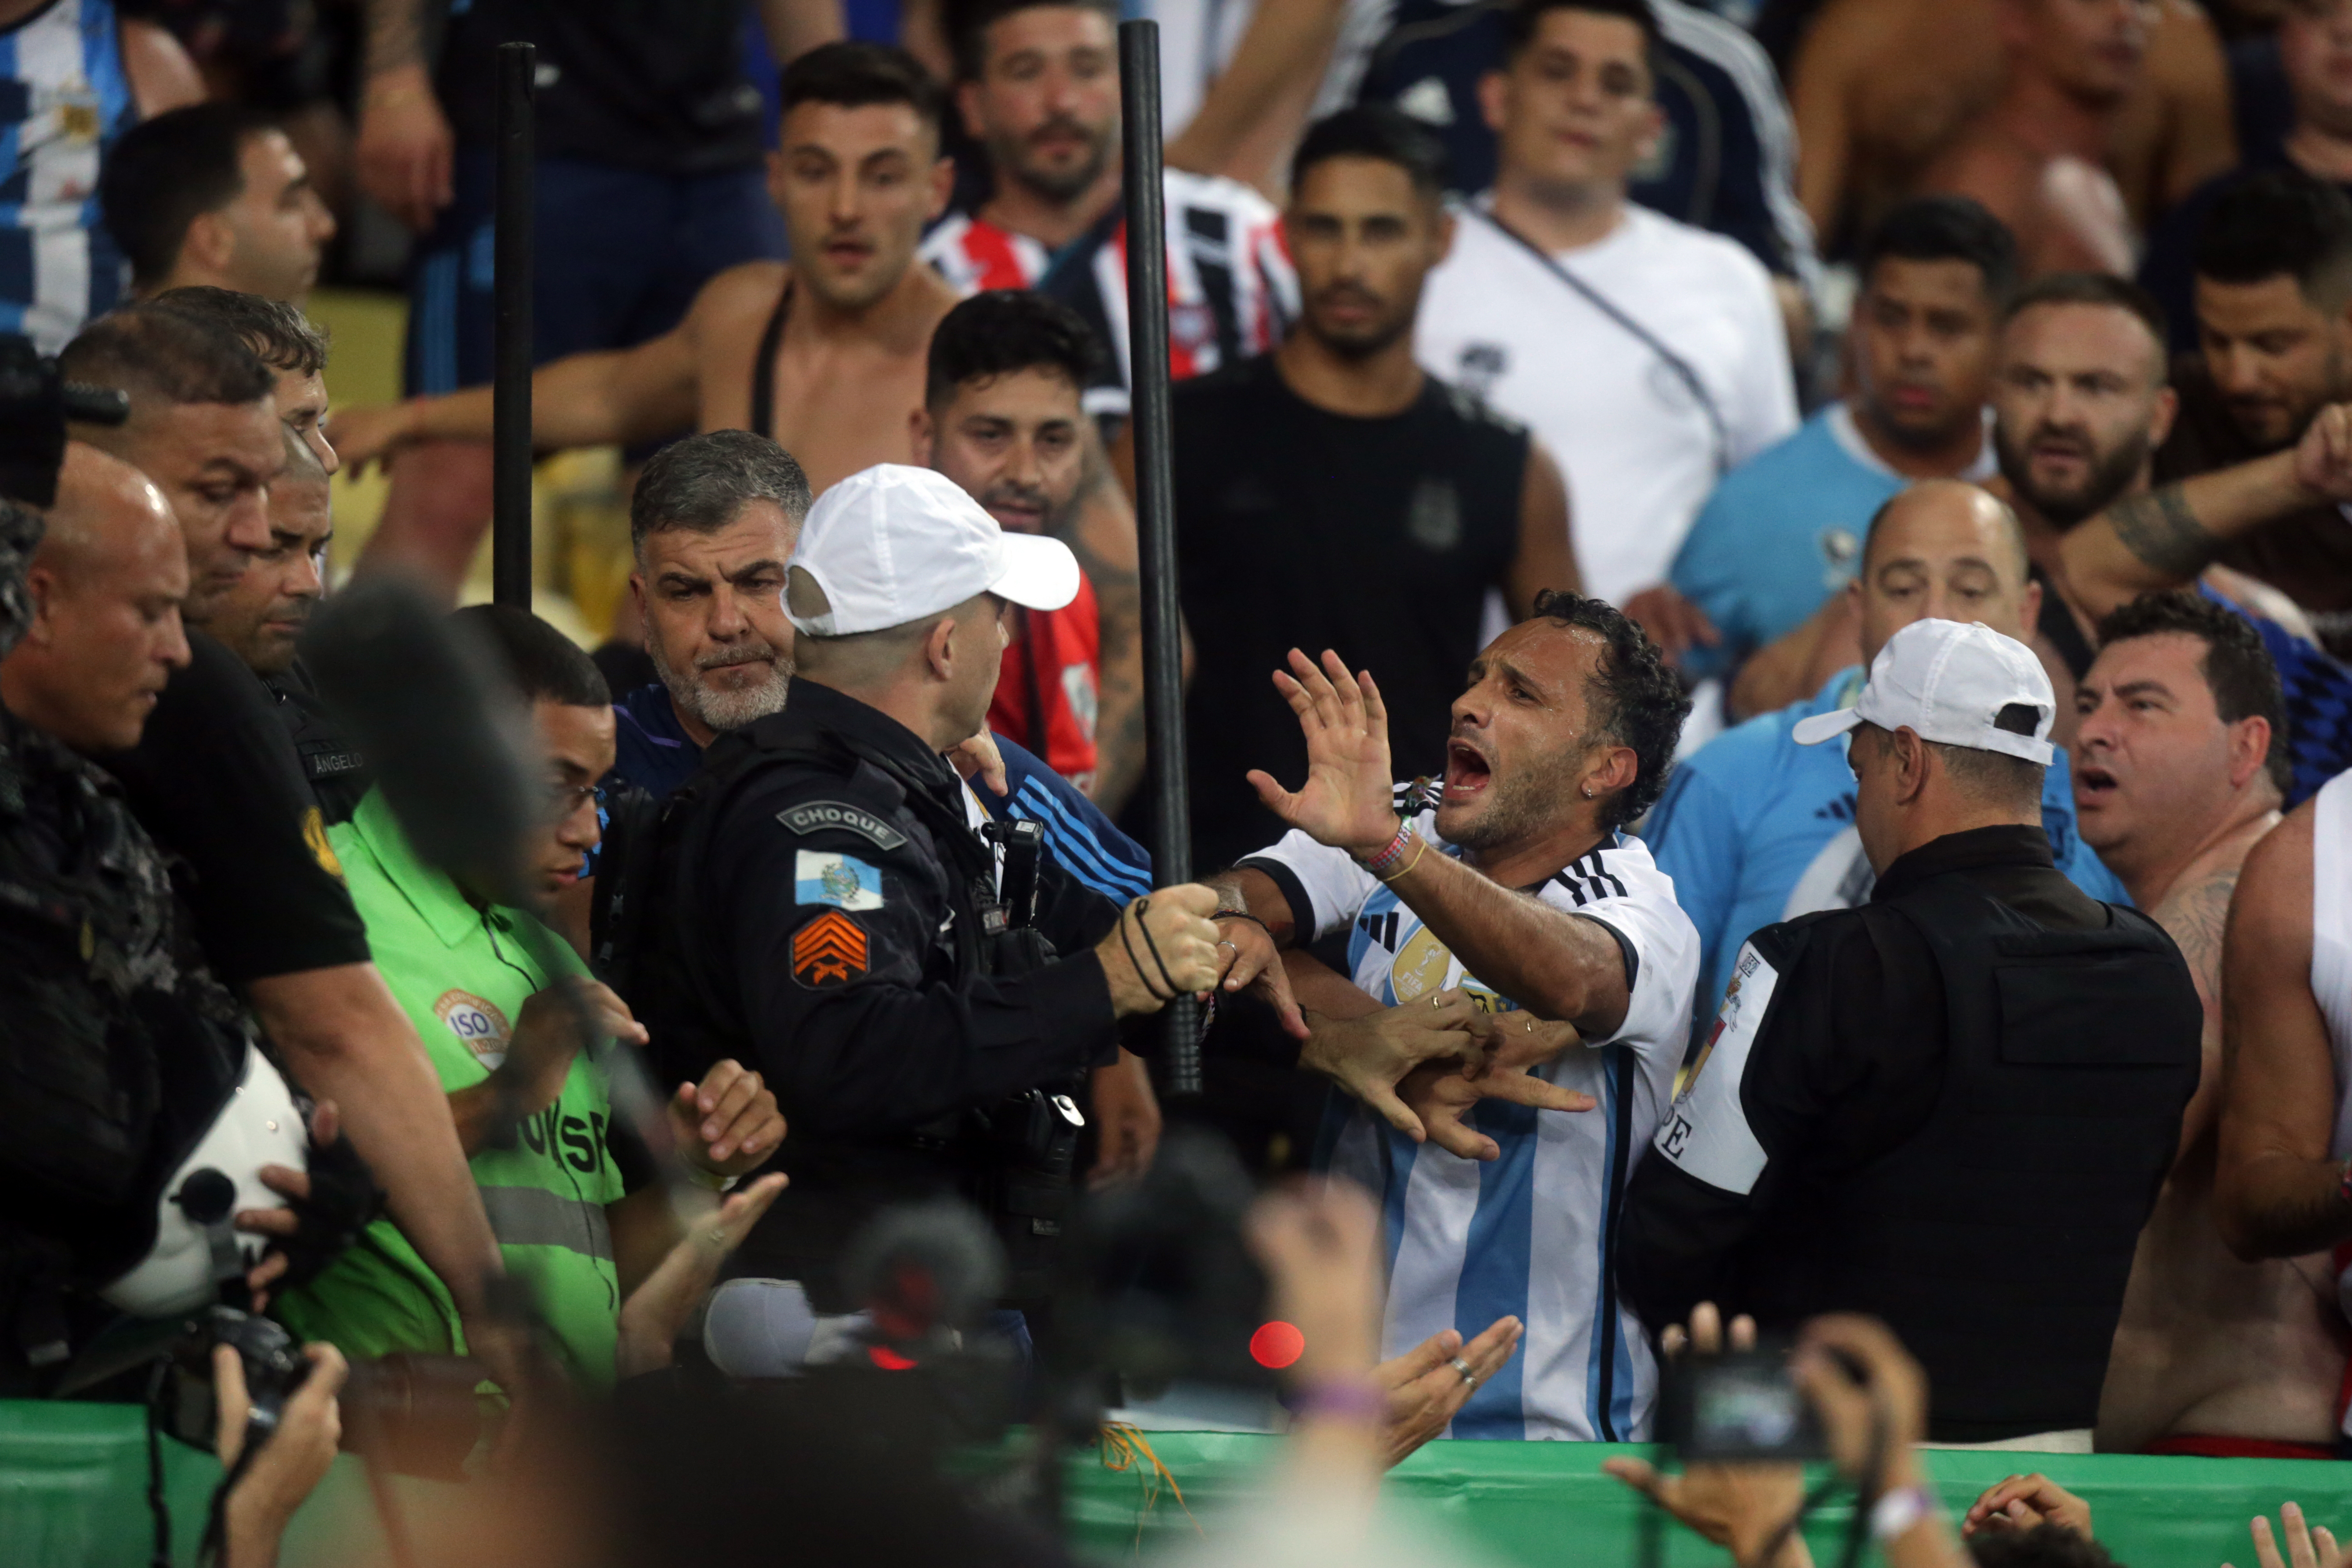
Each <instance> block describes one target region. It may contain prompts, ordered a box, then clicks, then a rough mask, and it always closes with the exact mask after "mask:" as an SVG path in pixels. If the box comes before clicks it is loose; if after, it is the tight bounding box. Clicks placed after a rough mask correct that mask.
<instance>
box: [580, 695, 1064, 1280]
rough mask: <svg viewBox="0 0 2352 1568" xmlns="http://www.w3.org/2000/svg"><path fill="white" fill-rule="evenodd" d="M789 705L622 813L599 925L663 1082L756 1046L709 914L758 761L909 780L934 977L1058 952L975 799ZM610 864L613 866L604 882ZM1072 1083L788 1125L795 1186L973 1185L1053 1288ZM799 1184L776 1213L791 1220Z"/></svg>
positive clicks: (915, 1193) (598, 939)
mask: <svg viewBox="0 0 2352 1568" xmlns="http://www.w3.org/2000/svg"><path fill="white" fill-rule="evenodd" d="M782 717H783V716H782V715H778V716H773V717H772V718H769V719H764V720H761V721H758V722H756V723H753V724H751V725H749V726H746V727H745V728H743V729H740V730H735V731H728V732H727V733H725V734H722V735H720V736H719V739H718V740H717V741H716V742H714V743H713V744H712V745H711V746H710V748H709V751H708V752H705V753H704V756H703V765H702V769H701V771H700V772H699V773H696V774H695V776H694V777H693V778H692V779H690V780H688V782H687V783H686V784H683V785H681V786H680V787H679V788H678V789H677V790H676V791H674V792H672V794H671V795H669V797H668V799H667V800H666V801H663V802H660V803H657V804H656V803H653V802H651V801H650V800H649V799H647V800H644V801H638V802H633V803H631V804H630V805H629V807H628V809H626V810H625V811H624V812H621V813H617V814H616V815H615V821H614V827H615V830H616V831H614V833H613V834H611V835H610V836H608V837H607V840H606V844H605V848H604V866H605V876H610V877H613V878H614V883H615V885H614V887H613V889H611V890H610V891H609V893H608V892H607V891H606V889H604V888H603V887H602V886H601V885H600V887H599V889H598V902H599V904H600V906H601V908H600V910H599V911H598V914H597V916H596V919H595V921H594V927H593V930H592V932H591V938H590V942H591V951H592V953H593V957H594V961H595V968H596V971H597V974H598V977H599V978H601V979H603V980H604V982H605V983H606V984H609V985H611V986H612V987H613V989H614V991H616V992H618V993H619V994H620V995H621V997H622V998H623V1000H625V1001H626V1002H627V1003H628V1004H629V1007H630V1010H631V1011H632V1012H633V1013H634V1014H635V1016H636V1017H637V1019H638V1021H639V1022H640V1023H643V1024H644V1025H645V1026H646V1031H647V1033H648V1035H649V1036H650V1037H651V1039H652V1042H653V1045H652V1050H653V1053H654V1063H655V1070H656V1073H657V1074H659V1075H660V1076H661V1078H662V1079H663V1081H665V1082H670V1083H677V1082H683V1081H699V1080H700V1079H701V1077H702V1075H703V1074H704V1073H706V1072H708V1071H709V1068H710V1067H711V1066H712V1064H714V1063H716V1062H718V1061H720V1060H722V1059H726V1058H736V1059H739V1060H740V1059H744V1058H748V1056H749V1055H750V1054H751V1053H750V1050H749V1043H750V1038H751V1030H750V1026H749V1025H748V1024H747V1023H746V1022H745V1020H744V1019H743V1017H742V1016H741V1012H740V1007H739V1005H738V1003H737V1000H736V995H735V991H734V987H733V986H732V985H730V984H727V980H728V976H727V975H726V974H725V973H724V971H723V967H722V966H723V962H724V961H723V958H722V957H721V955H722V954H723V953H724V952H725V951H726V947H727V944H726V942H724V940H723V938H722V935H721V933H719V931H715V930H714V929H713V928H712V926H711V924H710V922H709V921H708V920H707V919H706V918H705V913H706V910H708V907H709V899H708V895H707V893H706V892H705V889H704V874H705V873H704V868H706V867H707V866H708V865H709V858H710V856H711V855H712V854H713V853H715V852H716V850H715V847H714V845H713V841H712V840H713V835H714V834H715V832H716V830H717V828H718V826H719V823H720V822H721V821H722V820H723V819H724V818H725V816H726V813H727V809H728V806H729V805H730V802H731V800H732V799H733V797H734V795H735V794H736V792H737V790H738V789H739V788H740V786H741V785H742V784H745V783H746V782H747V781H749V780H750V779H751V777H752V776H754V775H755V774H756V773H761V772H762V771H764V770H766V769H769V768H772V767H777V766H788V765H802V766H807V767H810V768H813V769H817V770H822V771H823V772H825V773H832V774H834V775H835V776H838V777H841V778H844V779H846V778H848V777H849V776H850V775H851V774H852V773H855V772H856V770H857V768H858V766H859V765H860V764H861V763H864V764H868V765H871V766H874V767H877V768H878V769H880V770H881V771H882V772H883V773H887V774H888V775H889V776H890V777H891V778H892V779H893V780H894V781H895V782H897V783H898V784H900V785H901V786H902V787H903V788H904V789H905V792H906V795H905V801H904V803H903V809H904V810H905V811H906V812H908V814H910V815H911V816H913V817H914V818H915V820H916V822H917V823H919V825H920V826H921V827H922V828H923V829H924V837H926V838H927V839H928V840H929V843H930V844H931V846H932V847H933V848H934V850H935V851H936V852H937V855H938V857H939V860H940V864H939V868H938V869H939V873H940V886H941V889H942V890H943V891H944V893H945V895H946V897H947V899H948V901H949V905H950V909H951V910H953V918H952V919H951V920H950V921H948V922H947V930H946V931H945V932H943V933H942V934H941V935H940V938H939V939H938V947H937V949H936V950H935V952H934V953H933V963H932V965H931V968H930V972H929V973H927V975H926V978H927V979H928V980H943V981H946V982H947V983H949V984H961V983H962V982H965V981H968V980H971V979H972V978H974V977H975V976H979V975H982V974H997V975H1011V974H1016V973H1026V972H1027V971H1028V970H1030V969H1033V968H1035V967H1037V966H1039V965H1042V964H1044V963H1049V962H1051V961H1052V959H1053V957H1054V952H1053V948H1052V946H1051V944H1049V943H1048V942H1045V939H1044V937H1043V936H1042V935H1041V934H1040V933H1038V932H1036V931H1031V930H1028V929H1025V928H1016V929H1008V926H1007V923H1006V919H1005V911H1004V910H1003V907H1002V906H1001V905H1000V904H999V903H998V901H997V900H996V897H995V893H994V879H995V874H996V859H995V853H994V851H993V850H992V848H991V847H989V845H988V844H986V843H985V842H983V841H982V839H981V837H979V835H978V834H976V833H974V832H973V831H972V828H971V825H970V824H969V823H968V822H967V821H966V820H965V819H964V817H963V816H962V814H961V812H960V811H958V810H956V809H955V808H954V807H953V806H951V805H949V804H948V803H946V802H943V801H941V800H940V798H939V797H938V796H936V795H933V794H932V793H931V791H930V790H929V787H927V786H926V785H925V784H924V783H923V781H921V780H919V779H918V778H914V777H912V776H910V775H908V773H905V772H904V771H903V770H902V768H901V767H900V765H899V764H898V762H897V761H896V760H895V759H893V758H890V757H888V756H887V755H885V754H883V753H881V752H878V751H877V750H875V749H874V748H872V747H869V746H866V745H865V744H863V743H861V742H858V741H857V740H856V738H855V737H853V736H848V735H844V734H842V733H840V732H839V731H818V732H815V733H814V734H812V733H808V732H806V731H794V730H793V729H790V728H786V727H785V726H784V725H783V724H782V722H781V721H782ZM605 876H600V877H599V879H598V881H599V883H600V884H602V883H603V882H604V880H605ZM1074 1087H1075V1085H1074V1084H1051V1085H1044V1086H1040V1088H1039V1089H1035V1090H1033V1091H1031V1093H1030V1094H1029V1095H1026V1096H1022V1097H1016V1098H1015V1099H1014V1100H1011V1101H1007V1102H1004V1103H1003V1104H1001V1105H998V1106H994V1107H990V1108H986V1109H984V1110H971V1111H967V1112H964V1113H961V1114H958V1115H955V1116H950V1117H948V1118H945V1119H942V1121H940V1122H937V1123H934V1124H932V1125H931V1126H929V1127H926V1128H923V1129H921V1130H919V1131H918V1132H917V1133H916V1134H914V1135H913V1136H911V1137H905V1138H896V1139H871V1140H858V1139H835V1140H817V1139H809V1138H803V1137H799V1136H794V1137H793V1138H791V1139H788V1140H787V1142H786V1144H785V1147H784V1149H783V1151H782V1158H784V1159H785V1160H786V1161H787V1162H788V1163H789V1164H790V1166H791V1169H792V1173H793V1191H797V1192H801V1193H802V1194H803V1195H808V1194H819V1193H830V1194H860V1195H861V1196H863V1197H865V1198H866V1199H868V1200H870V1202H869V1203H867V1204H865V1205H858V1206H859V1207H860V1208H870V1207H872V1206H878V1205H883V1204H887V1203H892V1202H898V1201H914V1200H919V1199H921V1198H925V1197H929V1196H932V1195H935V1194H938V1193H939V1192H940V1191H941V1190H943V1189H946V1190H952V1191H955V1192H957V1193H960V1194H961V1195H962V1196H964V1197H965V1198H967V1199H968V1200H970V1201H971V1203H973V1204H974V1205H976V1206H978V1207H979V1208H981V1209H982V1211H983V1212H984V1213H986V1214H988V1215H990V1216H991V1217H992V1220H993V1221H994V1222H995V1226H996V1229H997V1232H998V1235H999V1237H1000V1238H1001V1239H1002V1240H1003V1242H1004V1244H1005V1247H1006V1251H1007V1254H1008V1260H1009V1262H1010V1265H1011V1268H1012V1270H1013V1289H1012V1294H1013V1296H1015V1297H1023V1296H1026V1295H1030V1294H1034V1293H1035V1292H1036V1291H1037V1290H1039V1289H1042V1288H1043V1277H1044V1270H1045V1268H1046V1267H1047V1262H1048V1258H1049V1257H1050V1254H1051V1244H1052V1242H1053V1241H1054V1239H1055V1237H1058V1235H1059V1233H1060V1229H1061V1224H1062V1220H1063V1218H1064V1215H1066V1210H1067V1207H1068V1204H1069V1194H1070V1165H1071V1163H1072V1160H1073V1159H1074V1157H1075V1148H1076V1134H1075V1129H1074V1128H1066V1127H1064V1126H1062V1125H1060V1124H1059V1123H1058V1121H1057V1120H1056V1119H1055V1117H1054V1116H1053V1115H1052V1114H1051V1113H1050V1110H1051V1108H1050V1106H1049V1105H1048V1104H1047V1103H1046V1100H1047V1098H1048V1097H1050V1096H1051V1095H1053V1094H1056V1093H1063V1092H1066V1091H1068V1090H1069V1089H1072V1088H1074ZM797 1206H798V1205H795V1204H794V1203H793V1201H792V1197H791V1194H790V1193H788V1194H786V1199H785V1200H784V1201H783V1202H782V1203H780V1204H779V1205H778V1208H779V1213H778V1214H776V1215H773V1216H772V1223H774V1224H776V1225H778V1226H787V1225H793V1224H794V1223H795V1222H796V1216H795V1215H794V1214H793V1209H795V1208H796V1207H797ZM817 1230H818V1232H820V1233H819V1234H811V1235H809V1236H807V1237H805V1240H804V1245H805V1247H806V1248H807V1250H808V1251H810V1252H812V1253H822V1254H826V1255H832V1254H835V1253H837V1252H838V1251H839V1250H840V1248H841V1247H843V1246H844V1245H845V1244H846V1243H847V1241H848V1240H849V1239H850V1237H849V1236H848V1234H847V1233H846V1232H845V1231H836V1230H834V1229H833V1228H832V1227H831V1226H818V1227H817Z"/></svg>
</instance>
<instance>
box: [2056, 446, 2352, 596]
mask: <svg viewBox="0 0 2352 1568" xmlns="http://www.w3.org/2000/svg"><path fill="white" fill-rule="evenodd" d="M2331 500H2334V501H2345V500H2352V405H2347V404H2340V403H2339V404H2336V405H2332V406H2330V407H2327V408H2323V409H2321V410H2320V411H2319V414H2318V416H2317V417H2315V418H2314V419H2313V420H2312V422H2311V425H2310V427H2309V428H2307V429H2306V430H2305V431H2304V433H2303V439H2302V440H2301V441H2300V442H2298V443H2297V444H2296V445H2295V446H2294V448H2293V449H2291V450H2289V451H2284V452H2273V453H2272V454H2270V455H2269V456H2268V457H2264V458H2255V459H2254V460H2253V461H2252V462H2251V463H2240V464H2239V465H2238V466H2237V467H2235V468H2220V469H2216V470H2215V471H2214V472H2212V473H2210V474H2200V475H2198V476H2197V477H2196V478H2194V479H2183V480H2181V481H2180V482H2179V483H2178V484H2171V485H2166V486H2164V487H2162V488H2161V489H2154V490H2148V491H2145V492H2143V493H2141V494H2138V495H2132V496H2126V497H2125V498H2124V499H2123V500H2119V501H2117V502H2116V504H2115V505H2113V506H2111V507H2109V508H2107V510H2105V511H2103V512H2101V513H2099V514H2098V515H2097V516H2096V517H2094V518H2092V519H2091V520H2090V521H2088V522H2085V523H2084V524H2083V525H2082V526H2081V527H2080V528H2077V529H2075V530H2074V531H2072V532H2070V533H2068V534H2067V535H2066V537H2065V539H2064V540H2063V542H2061V543H2060V545H2059V560H2060V563H2061V564H2062V565H2063V569H2064V572H2065V576H2066V585H2067V587H2068V588H2069V589H2070V590H2071V591H2072V593H2073V595H2074V599H2075V601H2076V602H2077V603H2078V604H2080V605H2082V606H2083V608H2084V611H2085V612H2087V613H2088V614H2089V615H2090V616H2093V617H2094V618H2095V617H2097V616H2104V615H2105V614H2106V613H2107V612H2108V611H2109V610H2112V609H2114V608H2115V607H2116V605H2122V604H2126V603H2128V602H2129V601H2131V600H2133V599H2136V598H2137V597H2138V596H2139V595H2142V594H2151V593H2158V592H2161V591H2163V590H2165V589H2168V588H2178V587H2179V586H2181V585H2182V584H2187V583H2190V582H2193V581H2195V580H2196V577H2197V574H2199V573H2200V572H2202V571H2204V570H2205V568H2206V567H2207V566H2209V565H2210V564H2211V563H2212V561H2213V558H2214V557H2215V556H2216V555H2219V554H2220V553H2221V551H2222V550H2223V549H2224V548H2226V547H2227V546H2228V545H2229V544H2230V543H2231V542H2232V541H2234V540H2236V539H2238V538H2239V537H2241V536H2242V535H2244V534H2247V533H2250V532H2252V531H2254V530H2255V529H2257V528H2260V527H2262V526H2263V524H2264V523H2267V522H2273V521H2276V520H2278V519H2279V518H2282V517H2285V516H2288V515H2290V514H2291V513H2294V512H2297V511H2301V510H2305V508H2307V507H2314V506H2322V505H2325V504H2326V503H2327V502H2329V501H2331Z"/></svg>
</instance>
